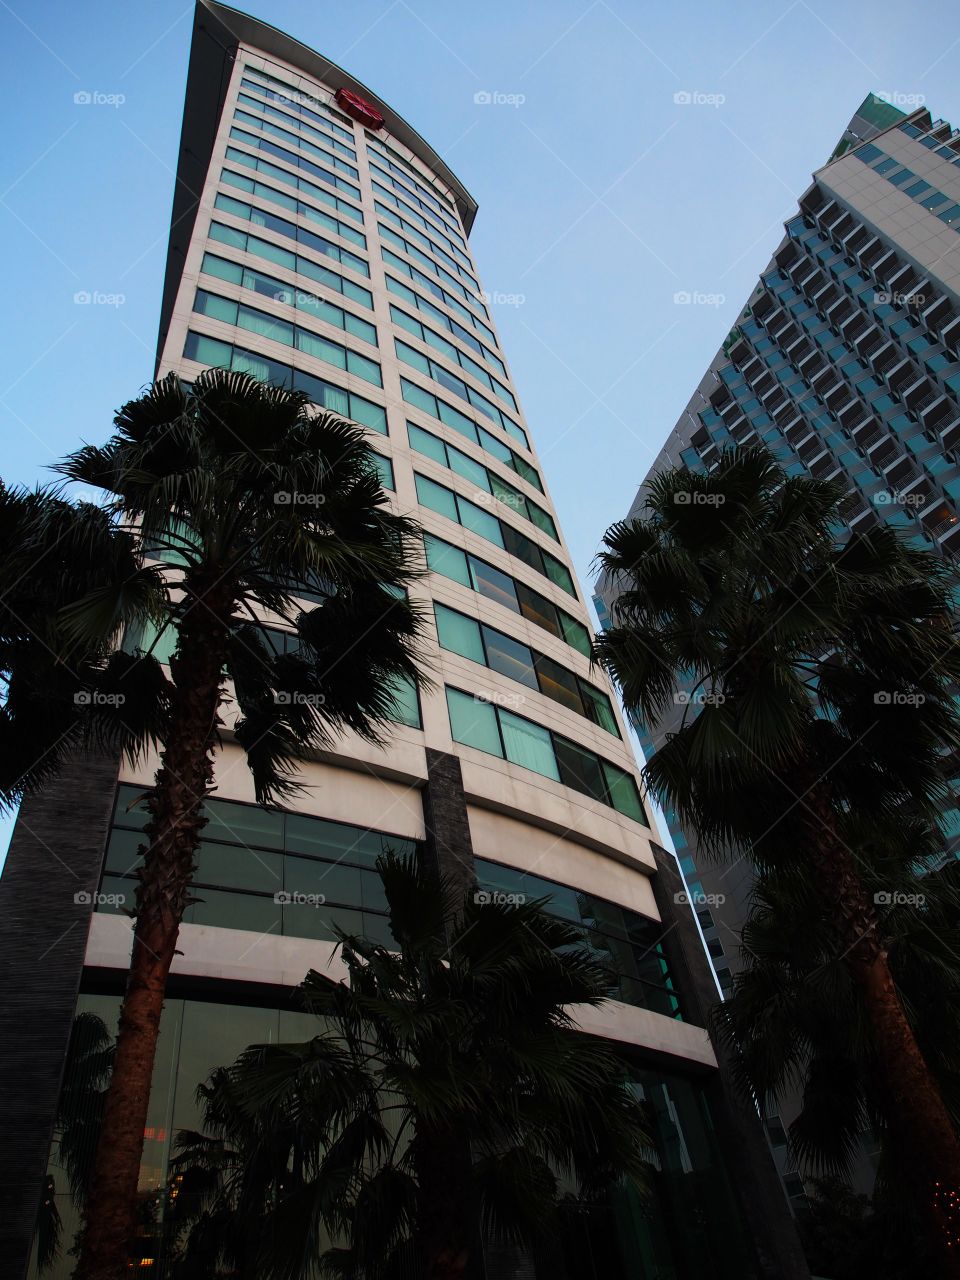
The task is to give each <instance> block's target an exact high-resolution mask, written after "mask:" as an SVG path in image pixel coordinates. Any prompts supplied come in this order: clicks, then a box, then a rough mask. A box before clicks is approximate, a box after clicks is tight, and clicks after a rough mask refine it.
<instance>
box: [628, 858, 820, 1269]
mask: <svg viewBox="0 0 960 1280" xmlns="http://www.w3.org/2000/svg"><path fill="white" fill-rule="evenodd" d="M650 848H651V849H652V850H653V855H654V858H655V859H656V863H657V874H656V875H655V876H654V877H653V881H652V884H653V893H654V898H655V900H656V904H657V909H658V910H659V912H660V916H661V919H662V920H663V921H664V923H665V925H666V928H665V931H664V934H663V938H662V942H663V948H664V951H665V952H666V957H667V963H668V964H669V966H670V971H671V973H672V974H673V975H674V980H675V981H676V982H677V984H678V986H679V988H680V994H681V997H682V998H683V1003H684V1009H685V1010H686V1011H687V1012H688V1014H689V1020H690V1021H691V1022H696V1023H698V1024H699V1025H700V1026H704V1027H709V1011H710V1009H711V1008H712V1006H713V1005H715V1004H716V1003H717V1001H718V1000H719V999H720V997H719V995H718V993H717V986H716V983H715V982H714V978H713V972H712V970H711V968H710V963H709V961H708V960H707V955H706V952H705V951H704V948H703V942H702V940H701V937H700V931H699V929H698V928H697V923H696V921H695V920H694V917H693V908H692V907H690V906H689V905H684V904H683V902H682V900H680V901H678V898H679V896H680V895H682V894H684V891H685V886H684V883H683V880H682V879H681V876H680V871H679V868H678V867H677V863H676V860H675V858H674V857H673V856H672V855H671V854H669V853H668V852H667V851H666V849H662V848H661V847H660V846H659V845H658V844H655V843H654V842H653V841H651V842H650ZM668 922H669V923H668ZM710 1039H711V1043H712V1044H713V1050H714V1053H715V1054H716V1057H717V1062H718V1064H719V1067H720V1070H719V1071H718V1072H716V1073H712V1074H711V1076H710V1077H708V1078H706V1080H705V1081H704V1087H705V1091H706V1096H707V1101H708V1103H709V1106H710V1110H711V1113H712V1115H713V1119H714V1123H715V1124H716V1128H717V1139H718V1142H719V1145H720V1149H721V1150H722V1152H723V1156H724V1163H725V1165H726V1168H727V1172H728V1174H729V1176H730V1181H731V1183H732V1189H733V1192H734V1195H735V1196H736V1198H737V1201H738V1203H739V1205H740V1210H741V1213H742V1214H743V1219H744V1223H745V1226H746V1229H747V1231H746V1233H747V1236H748V1238H749V1239H750V1240H751V1241H752V1243H753V1249H754V1254H755V1257H756V1267H757V1270H756V1277H757V1280H810V1269H809V1267H808V1266H807V1261H806V1258H805V1257H804V1253H803V1249H802V1247H801V1245H800V1237H799V1235H798V1234H797V1226H796V1222H795V1221H794V1217H793V1214H792V1213H791V1212H790V1207H789V1205H788V1204H787V1198H786V1195H785V1193H784V1190H783V1184H782V1183H781V1181H780V1177H779V1174H778V1173H777V1169H776V1165H775V1164H774V1162H773V1156H772V1155H771V1154H770V1148H769V1147H768V1146H767V1140H766V1138H765V1136H764V1133H763V1128H762V1126H761V1123H760V1117H759V1116H758V1114H757V1111H756V1109H755V1107H754V1106H753V1104H752V1102H751V1101H750V1100H749V1099H747V1098H745V1097H744V1095H743V1094H742V1093H741V1092H740V1091H739V1090H738V1089H737V1087H736V1085H735V1084H734V1076H733V1072H732V1065H733V1062H732V1053H731V1051H730V1050H729V1049H728V1048H726V1047H725V1046H724V1045H722V1044H720V1043H719V1042H718V1041H717V1039H716V1037H715V1036H714V1035H713V1034H712V1033H711V1035H710ZM744 1280H748V1278H747V1277H744Z"/></svg>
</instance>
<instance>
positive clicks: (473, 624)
mask: <svg viewBox="0 0 960 1280" xmlns="http://www.w3.org/2000/svg"><path fill="white" fill-rule="evenodd" d="M433 607H434V612H435V613H436V617H437V638H438V639H439V641H440V647H441V648H442V649H449V650H450V651H451V653H459V654H460V656H461V657H463V658H470V659H471V661H473V662H479V663H480V664H481V665H486V658H485V656H484V652H483V641H482V640H481V639H480V624H479V622H477V621H476V620H475V619H474V618H468V617H466V616H465V615H464V614H462V613H457V612H455V610H453V609H448V608H447V607H446V605H442V604H434V606H433Z"/></svg>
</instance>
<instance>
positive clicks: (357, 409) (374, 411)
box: [347, 393, 387, 436]
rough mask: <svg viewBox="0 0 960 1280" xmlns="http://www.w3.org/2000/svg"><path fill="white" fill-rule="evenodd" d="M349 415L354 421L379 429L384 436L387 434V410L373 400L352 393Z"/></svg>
mask: <svg viewBox="0 0 960 1280" xmlns="http://www.w3.org/2000/svg"><path fill="white" fill-rule="evenodd" d="M347 416H348V417H350V418H352V419H353V421H354V422H359V423H360V425H361V426H362V427H370V429H371V430H372V431H379V432H380V434H381V435H383V436H385V435H386V434H387V413H386V410H385V409H384V408H383V407H382V406H381V405H379V404H374V403H373V402H372V401H371V400H364V398H363V396H355V395H353V394H352V393H351V395H350V412H349V413H348V415H347Z"/></svg>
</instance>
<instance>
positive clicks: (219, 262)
mask: <svg viewBox="0 0 960 1280" xmlns="http://www.w3.org/2000/svg"><path fill="white" fill-rule="evenodd" d="M200 270H201V271H203V272H205V273H206V274H207V275H208V276H217V277H218V278H219V279H220V280H229V281H230V282H231V283H232V284H239V283H240V281H241V280H242V278H243V267H241V266H240V264H239V263H238V262H228V261H227V260H226V258H218V257H217V256H216V255H215V254H212V253H205V254H204V255H203V262H202V263H201V265H200Z"/></svg>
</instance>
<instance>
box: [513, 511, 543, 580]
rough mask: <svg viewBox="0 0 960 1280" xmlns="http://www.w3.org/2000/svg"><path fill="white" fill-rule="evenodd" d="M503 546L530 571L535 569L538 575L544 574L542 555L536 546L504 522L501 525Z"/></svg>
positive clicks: (524, 535)
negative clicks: (528, 567) (527, 566)
mask: <svg viewBox="0 0 960 1280" xmlns="http://www.w3.org/2000/svg"><path fill="white" fill-rule="evenodd" d="M503 544H504V546H505V547H506V549H507V550H508V551H509V552H510V554H511V555H512V556H516V557H517V559H518V560H522V561H523V563H524V564H527V565H529V566H530V568H531V569H536V571H537V572H538V573H543V572H544V568H543V554H542V552H541V550H540V548H539V547H538V546H537V544H536V543H535V542H533V541H532V539H530V538H528V537H527V536H526V534H523V533H520V532H519V530H517V529H514V527H513V525H511V524H507V523H506V522H504V524H503Z"/></svg>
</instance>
